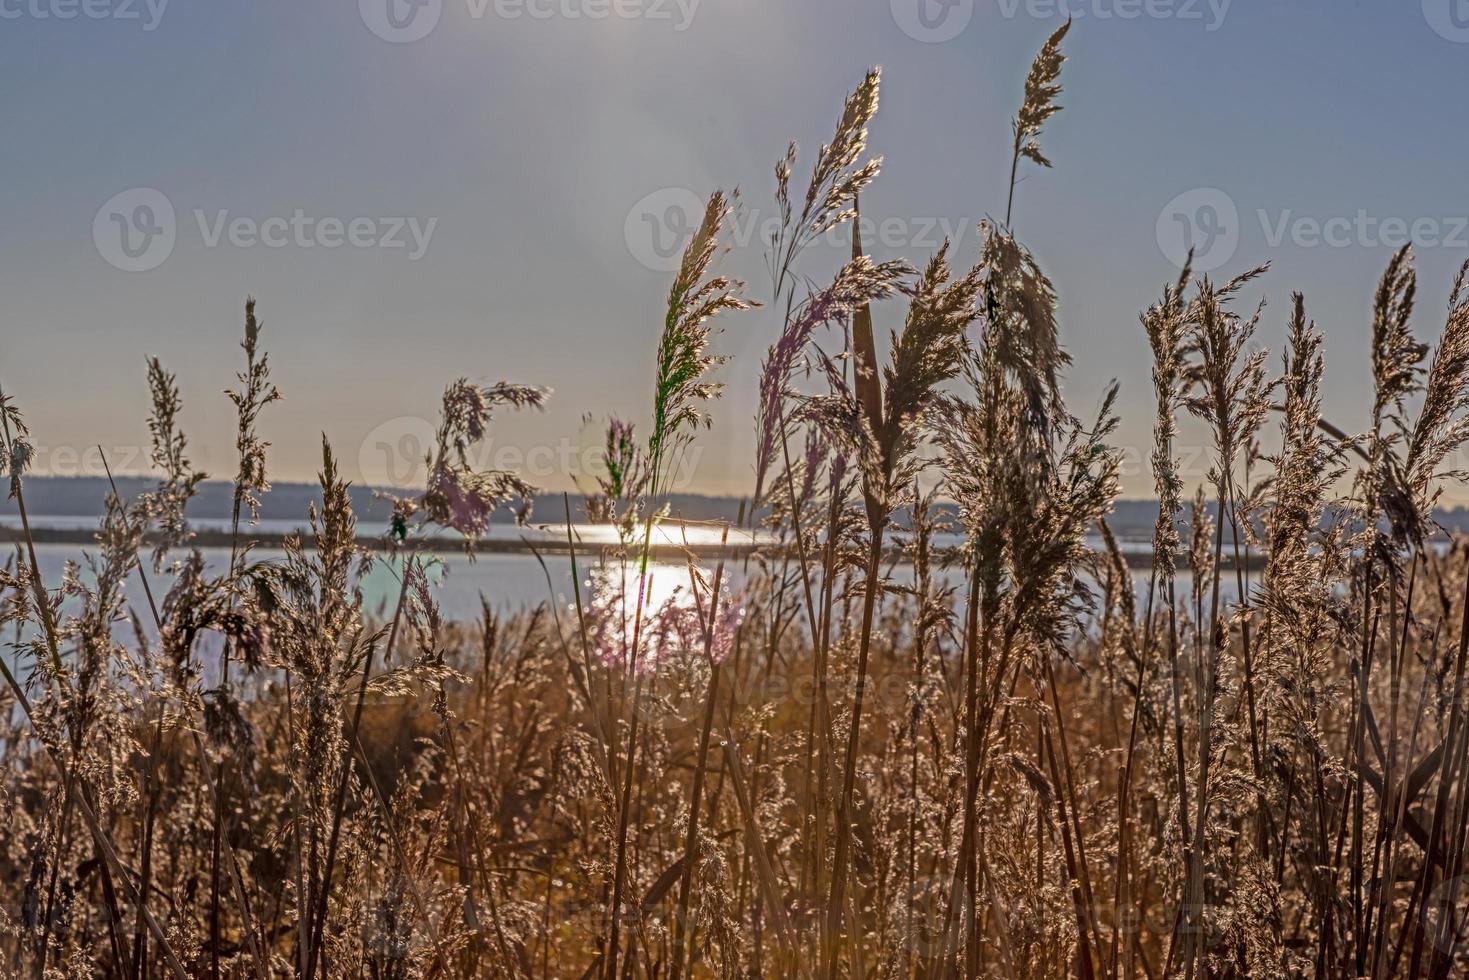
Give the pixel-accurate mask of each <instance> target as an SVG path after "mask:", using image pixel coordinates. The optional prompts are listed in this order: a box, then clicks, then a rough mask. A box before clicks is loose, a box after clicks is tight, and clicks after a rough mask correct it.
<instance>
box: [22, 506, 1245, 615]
mask: <svg viewBox="0 0 1469 980" xmlns="http://www.w3.org/2000/svg"><path fill="white" fill-rule="evenodd" d="M96 523H97V521H96V518H94V517H64V516H63V517H44V518H36V519H35V520H34V521H33V526H34V527H46V528H55V529H66V530H77V529H87V528H92V527H95V526H96ZM195 526H196V527H199V528H201V529H211V530H212V529H219V528H223V527H224V526H225V522H208V521H198V522H195ZM258 529H259V530H260V531H261V532H264V533H270V534H282V533H287V532H290V531H292V530H295V529H296V528H295V524H294V522H268V521H262V522H261V524H260V525H258ZM358 531H359V534H362V535H367V536H371V535H375V534H381V533H383V532H384V531H386V527H385V526H383V525H376V526H375V525H371V524H363V525H359V527H358ZM566 533H567V532H566V527H565V525H560V526H557V525H537V526H534V527H527V528H515V527H511V526H505V525H495V526H492V527H491V528H490V529H489V531H488V533H487V534H486V537H487V538H489V539H491V540H499V541H527V542H529V543H531V544H532V545H536V544H543V545H547V546H551V545H564V543H565V541H566ZM573 533H574V534H575V537H576V539H577V541H578V552H577V558H576V563H577V570H578V572H579V573H580V575H579V577H580V579H581V589H582V599H583V601H586V600H587V598H588V589H589V588H590V586H591V579H592V577H593V575H594V572H595V571H596V568H597V565H598V563H599V561H601V560H602V559H601V558H600V555H601V554H602V553H603V551H604V548H605V547H606V546H609V545H613V544H615V543H616V541H617V538H616V532H615V529H614V528H612V527H610V526H605V525H576V526H574V527H573ZM723 533H724V532H723V529H722V528H718V527H715V526H712V525H672V524H668V525H661V526H660V527H658V528H657V529H656V530H655V540H658V541H661V542H662V543H664V544H670V545H677V544H679V543H687V544H691V545H711V544H718V543H719V541H720V539H721V537H722V535H723ZM750 541H751V537H750V535H749V534H748V533H744V532H738V533H737V532H730V535H729V543H731V544H735V543H741V544H748V543H750ZM958 543H959V539H958V536H957V535H939V536H937V537H936V538H935V541H934V544H935V545H936V546H937V547H939V548H943V547H951V546H953V545H957V544H958ZM1089 543H1090V544H1092V546H1093V547H1098V548H1099V547H1101V545H1102V542H1101V541H1100V540H1096V541H1093V542H1089ZM1121 547H1122V549H1123V551H1124V552H1135V551H1136V552H1144V553H1145V552H1147V551H1148V550H1150V549H1149V546H1148V544H1147V543H1145V542H1123V543H1122V544H1121ZM89 550H94V549H88V548H85V547H84V546H82V545H77V544H38V545H37V546H36V556H37V559H38V561H39V563H40V566H41V575H42V577H43V579H44V581H45V583H46V585H47V586H48V587H53V588H54V587H55V586H56V585H57V584H58V583H59V582H60V580H61V575H62V571H63V568H64V566H65V563H66V562H67V561H77V560H79V559H80V558H81V557H82V554H83V553H84V552H85V551H89ZM200 550H201V552H202V554H203V555H204V558H205V561H206V563H207V565H208V566H209V567H210V568H211V569H213V570H215V571H219V570H222V569H223V568H224V567H225V566H226V565H227V564H228V563H229V549H228V548H222V547H218V548H216V547H208V548H202V549H200ZM252 555H253V556H254V558H255V560H257V561H262V560H263V561H270V560H279V559H281V558H282V557H283V553H282V552H281V551H279V550H273V549H268V548H257V549H256V550H255V551H253V552H252ZM427 560H429V561H431V562H432V566H433V569H432V577H433V579H434V581H435V582H436V583H437V597H438V601H439V603H440V606H441V608H442V610H443V612H444V615H445V617H446V618H449V619H473V618H477V617H478V616H479V614H480V603H481V597H483V599H484V601H485V602H487V603H489V605H490V606H491V607H492V608H493V609H495V610H497V611H500V612H513V611H516V610H519V609H523V608H527V607H530V606H534V605H536V604H538V603H542V602H550V603H552V604H554V605H555V606H556V607H557V608H558V609H560V610H569V609H571V608H572V605H573V603H574V601H575V597H576V589H575V588H574V585H575V583H574V581H573V576H572V560H571V556H569V555H568V554H566V553H565V552H564V551H562V552H554V551H547V552H543V553H542V554H541V555H540V557H539V560H538V559H537V557H536V555H533V554H529V553H511V554H477V555H475V556H474V557H473V558H471V557H470V556H468V555H466V554H465V553H463V552H460V551H457V550H449V551H439V552H436V553H434V554H432V555H431V556H427ZM144 561H145V568H146V569H147V570H148V572H149V576H150V584H151V585H152V587H153V593H154V595H155V597H157V598H158V599H159V601H160V602H161V601H162V597H163V596H164V594H165V593H166V592H167V590H168V586H169V584H170V576H169V575H168V573H167V570H166V569H165V572H164V573H163V574H161V575H153V574H152V572H151V565H149V564H148V562H147V556H146V555H145V559H144ZM715 564H716V562H715V561H714V560H708V559H706V560H705V562H704V565H705V567H706V570H708V571H710V572H711V573H712V569H713V567H714V565H715ZM744 574H745V562H744V561H743V560H742V559H739V558H734V559H730V560H728V561H726V563H725V572H724V577H725V581H726V582H727V583H728V584H729V585H731V586H732V587H735V588H737V587H738V586H739V584H740V582H741V581H742V580H743V576H744ZM895 575H896V576H897V578H898V579H899V581H900V582H902V583H903V584H908V581H909V576H911V569H909V568H906V567H904V566H903V565H902V564H901V563H900V564H899V565H898V566H897V568H896V570H895ZM935 575H936V577H939V578H943V579H947V580H948V581H949V582H950V583H952V584H956V585H958V584H961V581H960V580H961V577H962V573H961V572H959V571H957V570H938V569H936V570H935ZM1133 578H1134V582H1135V585H1136V586H1137V588H1138V590H1139V591H1140V592H1142V591H1144V590H1146V588H1147V581H1148V573H1147V571H1146V570H1144V569H1135V570H1134V571H1133ZM399 581H400V580H399V577H398V568H397V566H396V565H395V564H393V563H389V562H386V561H381V562H378V563H377V564H376V565H375V567H374V569H373V571H372V572H371V574H370V575H369V576H368V577H367V578H366V579H365V580H364V581H363V582H362V583H361V587H362V590H363V595H364V598H365V600H366V606H367V609H368V610H369V611H370V612H374V613H380V614H384V615H390V614H391V612H392V606H393V604H394V603H395V602H396V601H397V596H398V591H399ZM688 584H689V569H688V566H687V565H686V564H682V563H675V562H669V561H660V562H655V563H654V564H653V566H652V570H651V578H650V587H651V589H652V591H653V592H654V593H655V594H664V595H666V594H670V593H672V592H673V591H675V590H677V589H679V588H680V587H682V588H684V589H686V588H687V587H688ZM1224 584H1225V586H1226V591H1227V593H1228V594H1231V595H1232V593H1233V591H1234V588H1233V584H1234V577H1233V575H1226V576H1225V583H1224ZM1187 589H1188V579H1187V575H1180V576H1179V582H1178V595H1179V596H1180V598H1182V597H1183V596H1186V595H1187V594H1188V593H1187ZM129 599H130V601H131V602H132V603H133V604H134V605H135V606H136V608H138V609H139V610H140V611H141V610H143V609H145V608H146V598H145V596H144V593H143V588H142V584H141V580H140V579H139V577H138V576H137V575H136V574H134V575H133V577H132V579H131V580H130V581H129Z"/></svg>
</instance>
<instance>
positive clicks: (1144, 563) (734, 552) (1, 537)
mask: <svg viewBox="0 0 1469 980" xmlns="http://www.w3.org/2000/svg"><path fill="white" fill-rule="evenodd" d="M293 536H294V535H289V534H280V533H272V532H261V531H259V530H256V531H253V532H250V533H248V534H245V535H243V537H245V538H247V539H248V540H249V541H250V543H251V544H252V545H254V546H255V547H261V548H272V549H281V548H284V547H285V544H286V541H287V539H288V538H290V537H293ZM31 537H32V539H33V540H34V541H35V543H36V544H75V545H95V544H96V543H97V537H96V531H95V530H91V529H85V528H48V527H33V528H32V529H31ZM301 539H302V543H303V544H304V546H305V547H306V549H307V550H312V549H313V548H314V544H313V543H312V541H311V537H310V535H307V534H303V535H301ZM157 540H158V539H157V536H156V535H151V534H150V535H149V536H148V538H147V542H148V543H149V544H154V543H156V542H157ZM233 540H234V539H233V536H232V535H231V534H230V532H228V531H220V530H213V529H204V530H198V531H195V532H194V534H193V537H192V538H191V539H190V545H192V546H194V547H200V548H228V547H230V546H231V544H232V543H233ZM24 541H25V535H24V533H23V532H22V531H21V529H20V528H18V527H16V526H14V525H11V524H0V544H4V545H6V546H14V545H17V544H21V543H23V542H24ZM356 542H357V546H358V547H359V548H363V549H365V550H368V551H384V550H386V542H385V541H384V540H383V538H382V536H374V535H359V536H358V537H357V539H356ZM465 545H466V543H465V542H461V541H451V540H447V539H444V538H420V539H418V542H417V548H418V550H419V551H426V552H430V553H434V554H455V553H464V552H465V551H472V552H473V553H474V554H477V555H534V554H542V555H566V554H570V553H571V551H572V548H571V547H570V545H569V544H568V542H567V541H565V540H560V539H546V540H541V541H534V542H533V541H529V540H526V539H493V540H492V539H485V538H482V539H480V540H479V541H477V542H475V543H474V544H473V546H472V547H469V548H466V546H465ZM607 547H609V546H608V545H605V544H601V543H579V544H578V545H577V546H576V549H575V550H576V553H577V554H579V555H590V554H596V553H598V552H600V551H602V550H603V549H604V548H607ZM947 550H948V549H936V551H937V553H938V554H944V553H945V552H946V551H947ZM650 552H651V554H652V556H653V557H654V558H657V559H662V560H667V559H682V558H684V557H686V556H689V555H692V556H693V557H695V558H701V559H717V558H726V559H738V558H747V557H751V556H753V555H754V554H755V553H756V552H760V553H763V554H765V555H767V556H775V557H780V556H781V555H782V554H783V552H788V557H791V558H794V557H795V554H796V552H795V549H794V548H791V547H790V546H786V547H785V548H782V547H781V546H778V545H773V544H769V543H765V544H724V545H720V544H672V543H665V544H659V543H656V542H655V543H653V544H652V545H651V546H650ZM901 557H902V554H901V552H900V551H898V550H897V549H890V551H889V560H894V559H900V558H901ZM1123 558H1124V560H1125V561H1126V562H1127V565H1128V567H1129V568H1132V569H1144V570H1145V569H1150V568H1152V567H1153V561H1152V554H1151V553H1149V552H1146V551H1124V552H1123ZM1224 564H1225V566H1226V567H1233V563H1232V562H1231V561H1230V560H1229V559H1228V556H1226V558H1225V562H1224ZM1182 567H1183V566H1180V568H1182ZM1263 567H1264V562H1263V560H1262V556H1260V555H1258V554H1255V553H1253V552H1252V553H1251V555H1250V558H1249V559H1248V561H1247V563H1246V568H1247V569H1248V570H1249V571H1259V570H1260V569H1261V568H1263Z"/></svg>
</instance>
